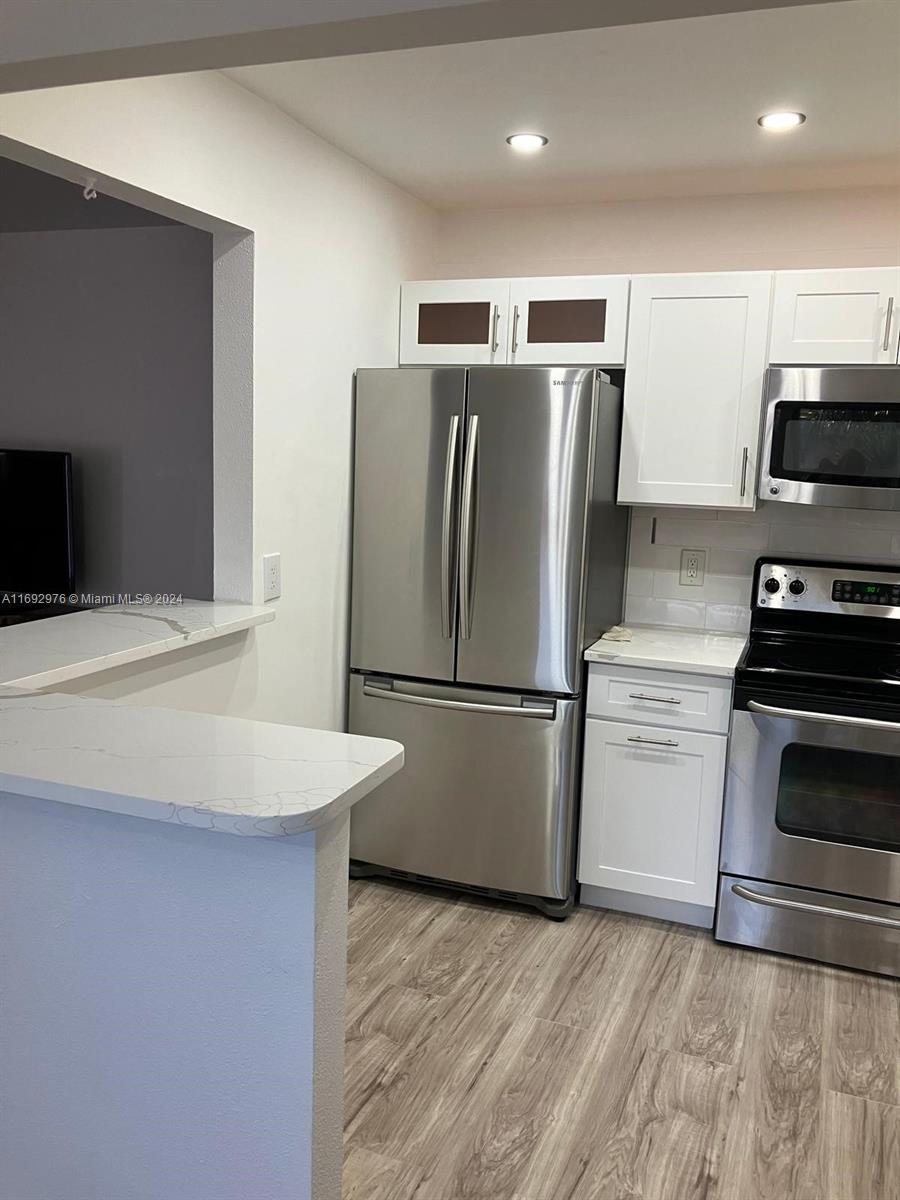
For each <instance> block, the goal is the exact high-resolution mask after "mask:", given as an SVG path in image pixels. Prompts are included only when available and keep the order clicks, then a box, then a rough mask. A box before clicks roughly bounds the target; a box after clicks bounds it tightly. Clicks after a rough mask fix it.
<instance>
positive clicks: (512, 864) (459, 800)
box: [350, 675, 580, 900]
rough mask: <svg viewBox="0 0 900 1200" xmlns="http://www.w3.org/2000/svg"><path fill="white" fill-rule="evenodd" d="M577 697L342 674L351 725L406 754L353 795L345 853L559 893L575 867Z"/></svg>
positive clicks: (450, 876)
mask: <svg viewBox="0 0 900 1200" xmlns="http://www.w3.org/2000/svg"><path fill="white" fill-rule="evenodd" d="M579 704H580V701H579V700H558V699H542V698H540V697H537V698H534V697H521V696H516V695H510V694H509V693H505V692H488V691H482V690H480V689H473V688H465V687H458V686H455V685H434V684H419V683H411V682H409V681H406V680H398V679H393V680H391V679H386V678H384V677H380V676H363V675H352V676H351V677H350V731H351V732H352V733H364V734H367V735H370V736H372V737H387V738H394V739H395V740H396V741H399V742H402V743H403V745H404V747H405V749H406V765H405V767H404V769H403V770H402V771H401V772H400V773H399V774H398V775H396V776H394V778H393V779H390V780H388V782H387V783H385V784H383V785H382V786H381V787H380V788H379V789H378V791H377V792H373V793H372V795H370V796H367V797H366V798H365V799H364V800H361V801H360V802H359V804H357V805H356V807H355V808H354V810H353V815H352V818H351V822H350V857H351V858H353V859H356V860H359V861H362V862H367V863H372V864H376V865H377V866H381V867H392V868H394V869H395V870H399V871H410V872H414V873H415V874H418V875H427V876H430V877H432V878H435V879H446V880H449V881H452V882H454V883H462V884H468V885H470V886H475V887H485V888H494V889H497V890H498V891H506V892H519V893H525V894H528V895H534V896H544V897H548V898H552V899H558V900H562V899H565V898H566V897H567V896H569V895H570V893H571V889H572V887H573V874H574V857H573V842H574V811H575V798H576V782H577V762H578V728H579V722H578V709H579Z"/></svg>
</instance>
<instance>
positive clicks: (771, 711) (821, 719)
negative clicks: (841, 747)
mask: <svg viewBox="0 0 900 1200" xmlns="http://www.w3.org/2000/svg"><path fill="white" fill-rule="evenodd" d="M747 708H748V709H749V710H750V711H751V712H755V713H760V714H761V715H762V716H765V717H786V718H787V719H788V720H790V721H817V722H818V723H819V724H820V725H845V726H849V727H850V728H851V729H876V730H881V731H882V732H887V731H891V732H892V733H897V732H900V722H898V721H876V720H874V719H873V718H871V717H844V716H841V715H840V714H839V713H822V712H806V711H805V710H804V709H801V708H777V707H776V706H775V705H774V704H760V703H759V701H757V700H748V701H747Z"/></svg>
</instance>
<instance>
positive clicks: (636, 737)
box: [625, 734, 678, 747]
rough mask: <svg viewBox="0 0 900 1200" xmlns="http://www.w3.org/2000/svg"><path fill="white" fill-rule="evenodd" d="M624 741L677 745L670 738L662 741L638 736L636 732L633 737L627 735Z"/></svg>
mask: <svg viewBox="0 0 900 1200" xmlns="http://www.w3.org/2000/svg"><path fill="white" fill-rule="evenodd" d="M625 741H626V742H640V744H641V745H642V746H666V747H669V746H677V745H678V743H677V742H673V741H672V740H671V739H670V738H666V739H665V741H662V740H660V739H659V738H645V737H638V735H637V734H635V735H634V737H627V738H626V739H625Z"/></svg>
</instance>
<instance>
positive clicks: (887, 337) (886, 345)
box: [881, 296, 894, 351]
mask: <svg viewBox="0 0 900 1200" xmlns="http://www.w3.org/2000/svg"><path fill="white" fill-rule="evenodd" d="M893 315H894V297H893V296H888V302H887V312H886V313H885V317H884V341H883V342H882V343H881V348H882V350H884V351H887V350H890V348H891V317H892V316H893Z"/></svg>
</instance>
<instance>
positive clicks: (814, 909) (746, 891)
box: [731, 883, 900, 929]
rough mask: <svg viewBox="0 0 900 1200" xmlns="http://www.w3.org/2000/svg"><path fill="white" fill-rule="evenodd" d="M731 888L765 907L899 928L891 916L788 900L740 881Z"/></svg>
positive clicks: (745, 898)
mask: <svg viewBox="0 0 900 1200" xmlns="http://www.w3.org/2000/svg"><path fill="white" fill-rule="evenodd" d="M731 890H732V891H733V892H734V894H735V895H736V896H740V898H741V899H742V900H749V901H750V903H751V904H764V905H766V907H767V908H790V909H795V910H797V909H799V911H800V912H808V913H816V914H817V915H818V916H824V917H843V918H844V920H845V921H861V922H862V923H863V924H864V925H882V926H884V928H885V929H900V921H895V920H894V919H893V917H879V916H876V915H875V913H856V912H848V911H847V910H846V909H843V908H831V907H830V906H829V905H827V904H807V903H805V902H804V901H803V900H788V899H786V898H785V897H782V896H767V895H765V893H763V892H754V891H753V890H752V889H751V888H748V887H745V886H744V885H743V884H742V883H733V884H732V885H731Z"/></svg>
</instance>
